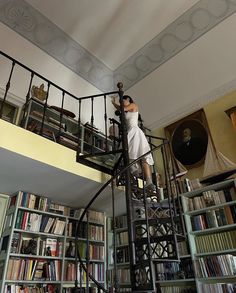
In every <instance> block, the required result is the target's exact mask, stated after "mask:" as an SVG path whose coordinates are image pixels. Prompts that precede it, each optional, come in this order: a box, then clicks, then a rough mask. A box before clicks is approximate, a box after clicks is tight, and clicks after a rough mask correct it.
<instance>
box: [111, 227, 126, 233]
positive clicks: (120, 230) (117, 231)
mask: <svg viewBox="0 0 236 293" xmlns="http://www.w3.org/2000/svg"><path fill="white" fill-rule="evenodd" d="M126 231H128V227H123V228H115V232H116V233H120V232H126ZM112 232H113V231H112Z"/></svg>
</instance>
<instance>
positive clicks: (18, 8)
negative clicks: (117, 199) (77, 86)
mask: <svg viewBox="0 0 236 293" xmlns="http://www.w3.org/2000/svg"><path fill="white" fill-rule="evenodd" d="M0 20H1V21H2V22H3V23H4V24H5V25H7V26H8V27H10V28H11V29H13V30H14V31H15V32H17V33H18V34H20V35H21V36H23V37H24V38H26V39H27V40H28V41H30V42H32V43H33V44H34V45H36V46H37V47H39V48H40V49H42V50H43V51H45V52H46V53H47V54H49V55H50V56H52V57H53V58H55V59H56V60H57V61H59V62H60V63H62V64H63V65H64V66H66V67H68V68H69V69H71V70H72V71H74V72H75V73H76V74H78V75H79V76H81V77H82V78H84V79H85V80H87V81H88V82H89V83H91V84H93V85H94V86H95V87H97V88H98V89H99V90H101V91H103V92H106V91H110V90H112V89H113V88H111V87H112V86H113V71H112V70H111V69H109V68H108V67H107V66H106V65H105V64H104V63H102V62H101V61H100V60H98V59H97V58H96V57H95V56H93V55H92V54H91V53H90V52H89V51H87V50H86V49H85V48H83V47H82V46H81V45H80V44H78V43H77V42H76V41H75V40H73V39H72V38H71V37H70V36H69V35H67V34H66V33H65V32H63V31H62V30H61V29H60V28H59V27H58V26H56V25H55V24H54V23H52V22H51V21H50V20H49V19H48V18H46V17H45V16H44V15H42V14H41V13H40V12H39V11H38V10H36V9H35V8H33V7H32V6H31V5H29V4H28V3H27V2H25V1H23V0H10V1H9V0H0ZM6 53H7V52H6Z"/></svg>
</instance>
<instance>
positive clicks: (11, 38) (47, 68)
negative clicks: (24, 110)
mask: <svg viewBox="0 0 236 293" xmlns="http://www.w3.org/2000/svg"><path fill="white" fill-rule="evenodd" d="M0 40H1V43H0V50H1V51H3V52H4V53H6V54H8V55H10V56H11V57H13V58H15V59H17V60H18V61H20V62H21V63H23V64H24V65H26V66H28V67H29V68H31V69H33V70H34V71H36V72H37V73H39V74H41V75H43V76H44V77H46V78H47V79H49V80H51V81H52V82H54V83H55V84H57V85H59V86H60V87H62V88H64V89H65V90H67V91H68V92H70V93H72V94H74V95H75V96H77V97H82V96H87V95H93V94H99V93H101V92H100V91H99V90H98V89H97V88H96V87H94V86H93V85H91V84H90V83H88V82H87V81H86V80H84V79H82V78H80V77H79V76H78V75H77V74H75V73H74V72H73V71H71V70H70V69H68V68H66V67H65V66H63V65H62V64H61V63H59V62H58V61H56V60H55V59H54V58H52V57H50V56H49V55H48V54H46V53H45V52H44V51H42V50H41V49H39V48H38V47H36V46H34V45H33V44H32V43H30V42H29V41H27V40H26V39H24V38H23V37H21V36H20V35H19V34H17V33H15V32H14V31H13V30H11V29H9V28H8V27H6V26H5V25H3V24H0ZM10 69H11V62H9V61H8V60H7V59H5V58H4V57H2V56H1V55H0V88H4V89H5V86H6V83H7V80H8V77H9V74H10ZM29 81H30V74H29V73H28V72H26V71H25V70H22V69H21V68H20V67H19V66H15V69H14V73H13V76H12V80H11V87H10V90H9V92H11V93H13V94H15V95H16V96H18V97H20V98H22V99H25V96H26V93H27V91H28V87H29ZM42 82H43V81H42V80H39V79H38V78H35V79H34V82H33V84H35V85H40V84H41V83H42ZM45 87H46V84H45ZM102 100H103V99H102ZM94 101H95V102H94V111H95V113H94V119H95V120H94V124H95V125H96V126H97V127H98V128H100V129H103V128H104V122H103V117H104V116H103V115H104V106H103V102H102V103H101V100H100V101H99V102H98V100H97V99H95V100H94ZM48 104H49V105H57V106H60V105H61V93H60V92H59V91H58V90H56V89H55V88H53V87H51V89H50V95H49V99H48ZM107 107H108V113H110V114H109V116H113V112H114V111H113V106H112V105H111V103H110V100H109V99H108V102H107ZM64 108H66V109H68V110H70V111H72V112H74V113H75V114H76V113H78V104H77V102H75V101H74V100H72V99H71V98H68V96H67V97H66V98H65V106H64ZM81 116H82V121H83V122H84V123H85V122H87V121H90V103H89V104H88V103H87V105H86V103H84V104H82V115H81Z"/></svg>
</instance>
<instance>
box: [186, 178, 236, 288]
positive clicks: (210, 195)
mask: <svg viewBox="0 0 236 293" xmlns="http://www.w3.org/2000/svg"><path fill="white" fill-rule="evenodd" d="M182 205H183V210H184V218H185V223H186V227H187V231H188V239H189V243H190V250H191V255H192V260H193V263H194V271H195V279H196V284H197V292H201V293H205V292H214V293H215V292H217V293H218V292H222V293H225V292H226V293H230V292H236V180H235V179H229V180H225V181H222V182H218V183H215V184H213V185H211V186H205V187H202V188H200V189H199V190H194V191H192V192H189V193H185V194H183V195H182Z"/></svg>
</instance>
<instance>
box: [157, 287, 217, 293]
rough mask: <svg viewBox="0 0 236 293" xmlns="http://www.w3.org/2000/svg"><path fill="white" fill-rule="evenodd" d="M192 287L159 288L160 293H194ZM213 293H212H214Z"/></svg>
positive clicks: (194, 289)
mask: <svg viewBox="0 0 236 293" xmlns="http://www.w3.org/2000/svg"><path fill="white" fill-rule="evenodd" d="M196 292H197V291H196V288H195V285H194V286H184V287H183V286H165V287H161V293H196ZM203 292H204V291H203ZM216 292H217V291H215V292H214V293H216Z"/></svg>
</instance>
